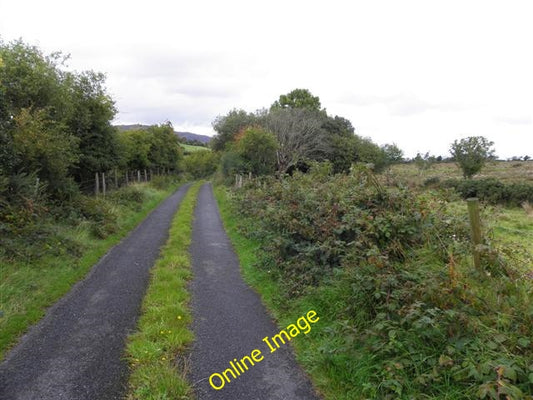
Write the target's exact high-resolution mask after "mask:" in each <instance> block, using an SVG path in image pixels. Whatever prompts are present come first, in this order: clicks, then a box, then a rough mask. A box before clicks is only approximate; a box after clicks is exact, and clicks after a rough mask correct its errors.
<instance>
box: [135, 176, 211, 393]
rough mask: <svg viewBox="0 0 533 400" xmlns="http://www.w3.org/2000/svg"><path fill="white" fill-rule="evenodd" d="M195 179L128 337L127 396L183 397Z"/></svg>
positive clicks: (188, 339) (185, 390)
mask: <svg viewBox="0 0 533 400" xmlns="http://www.w3.org/2000/svg"><path fill="white" fill-rule="evenodd" d="M200 186H201V182H198V183H196V184H194V185H193V186H192V187H191V188H190V189H189V191H188V192H187V194H186V196H185V198H184V199H183V200H182V202H181V205H180V208H179V210H178V212H177V214H176V215H175V217H174V219H173V221H172V226H171V228H170V233H169V239H168V241H167V243H166V244H165V246H164V247H163V249H162V252H161V257H160V258H159V259H158V260H157V262H156V264H155V266H154V267H153V268H152V270H151V280H150V286H149V287H148V290H147V293H146V296H145V298H144V300H143V305H142V314H141V317H140V318H139V322H138V331H137V332H135V333H134V334H132V335H131V336H130V337H129V339H128V344H127V348H126V356H127V359H128V361H129V363H130V366H131V375H130V380H129V393H128V397H127V398H128V399H189V398H190V394H191V389H190V386H189V384H188V383H187V381H186V379H185V375H186V373H187V365H186V361H185V359H183V358H181V357H180V355H181V354H183V353H184V350H185V348H186V346H187V345H188V344H189V343H190V342H191V341H192V339H193V335H192V332H191V331H190V330H189V329H188V326H189V324H190V323H191V314H190V311H189V308H188V302H189V293H188V291H187V281H188V280H189V278H190V276H191V270H190V256H189V245H190V242H191V231H192V221H193V215H194V206H195V204H196V198H197V194H198V190H199V188H200Z"/></svg>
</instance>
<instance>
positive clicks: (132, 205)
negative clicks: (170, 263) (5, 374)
mask: <svg viewBox="0 0 533 400" xmlns="http://www.w3.org/2000/svg"><path fill="white" fill-rule="evenodd" d="M4 183H5V179H2V178H0V190H3V189H2V188H4V187H5V185H4ZM7 186H8V187H10V188H14V187H16V188H17V191H12V190H11V189H8V190H9V193H10V195H13V196H17V197H22V198H25V199H26V201H27V202H28V203H27V204H26V205H24V206H20V207H19V206H18V205H19V204H21V199H19V200H17V201H10V203H9V204H8V205H7V207H3V204H2V205H1V206H0V276H1V279H0V293H2V295H1V296H0V310H2V312H3V317H2V318H0V358H2V357H3V356H4V355H5V353H6V351H7V350H8V348H9V347H10V346H11V345H13V344H14V343H15V342H16V341H17V338H18V337H19V336H20V335H22V334H23V333H24V332H27V330H28V327H29V326H31V325H32V324H34V323H35V322H37V321H38V320H39V319H40V318H42V317H43V316H44V311H45V310H46V309H48V307H50V306H51V305H52V304H54V303H55V302H56V301H57V300H59V299H60V298H61V297H62V296H63V295H65V294H66V293H67V292H68V291H69V290H70V289H71V287H72V285H73V284H74V283H76V282H77V281H79V280H80V279H82V278H83V277H84V276H85V274H86V273H87V272H88V271H89V270H90V268H91V267H92V266H93V265H94V264H95V263H97V262H98V260H99V259H100V258H101V257H102V256H103V255H104V254H106V253H107V251H108V250H109V249H110V248H111V247H112V246H113V245H115V244H116V243H118V241H119V240H120V239H122V238H123V237H124V236H125V235H126V234H127V233H129V232H130V231H131V230H132V229H133V228H134V227H135V226H136V225H138V224H139V222H140V221H142V220H143V219H144V218H145V217H146V215H147V214H148V213H149V212H150V211H151V210H152V209H153V208H155V206H157V204H158V203H159V202H160V201H162V200H163V199H164V198H166V197H167V196H168V194H169V193H170V191H171V190H174V188H175V187H176V184H172V186H167V187H166V188H165V190H161V191H156V190H154V189H153V188H151V187H150V186H149V185H147V184H141V185H135V186H133V188H135V189H131V188H132V187H131V186H130V187H128V188H127V189H126V188H121V189H119V190H118V191H115V192H113V194H112V195H111V196H107V197H106V200H105V202H106V203H107V206H102V204H101V202H102V201H103V199H100V200H99V204H98V206H97V207H93V208H92V209H91V210H89V208H90V206H89V205H86V211H87V215H89V214H92V215H93V216H94V218H95V219H100V221H102V215H104V218H105V213H106V212H102V211H101V210H102V209H108V211H109V209H110V210H111V214H112V217H113V218H114V217H117V219H116V221H117V226H115V227H114V229H115V230H116V232H115V233H114V234H113V235H111V236H107V237H106V238H105V239H98V238H97V236H95V234H97V235H98V233H99V232H95V231H96V230H97V227H96V226H95V224H96V220H92V219H89V217H87V216H84V215H82V214H81V213H80V206H79V205H76V204H72V203H61V204H58V205H54V204H46V206H43V205H41V202H44V201H45V200H46V199H41V198H40V196H43V195H44V194H45V192H44V190H43V188H42V187H39V188H38V190H37V193H36V192H35V175H25V174H20V175H18V176H15V175H13V176H10V177H9V182H8V184H7ZM122 190H126V192H129V193H128V194H127V195H122V194H119V193H120V192H121V191H122ZM133 190H134V191H135V193H132V191H133ZM138 191H142V193H143V194H142V195H139V193H138ZM141 196H142V197H143V198H144V202H143V204H142V206H141V207H138V206H137V203H136V202H137V201H138V199H139V197H141ZM0 197H1V198H4V197H3V193H2V195H0ZM1 198H0V203H1V202H2V200H1ZM79 201H82V202H83V201H84V200H79ZM74 203H76V202H74ZM30 205H31V206H30ZM95 208H99V209H100V211H97V210H95ZM24 219H29V221H27V220H24ZM6 220H7V223H6ZM104 223H105V222H104ZM6 229H7V231H6ZM101 233H104V232H101ZM100 236H101V235H100ZM28 293H31V296H29V295H28Z"/></svg>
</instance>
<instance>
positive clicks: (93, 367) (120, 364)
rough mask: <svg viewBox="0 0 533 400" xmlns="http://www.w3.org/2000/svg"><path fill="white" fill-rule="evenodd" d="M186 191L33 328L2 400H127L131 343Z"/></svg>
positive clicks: (12, 365)
mask: <svg viewBox="0 0 533 400" xmlns="http://www.w3.org/2000/svg"><path fill="white" fill-rule="evenodd" d="M187 189H188V186H183V187H181V188H180V189H179V190H178V191H177V192H176V193H174V194H173V195H172V196H170V197H169V198H168V199H166V200H165V201H164V202H163V203H161V204H160V205H159V207H157V208H156V209H155V210H154V211H153V212H152V213H151V214H150V215H149V216H148V217H147V218H146V219H145V220H144V221H143V222H142V223H141V224H140V225H139V226H138V227H137V228H136V229H134V230H133V231H132V232H131V233H130V234H129V235H128V236H127V237H126V238H125V239H124V240H122V241H121V242H120V243H119V244H118V245H117V246H115V247H113V248H112V249H111V250H110V251H109V252H108V253H107V255H106V256H105V257H103V258H102V259H101V260H100V261H99V262H98V263H97V264H96V265H95V266H94V267H93V269H92V271H91V272H90V273H89V275H88V276H87V277H86V278H85V279H84V280H82V281H81V282H79V283H78V284H76V285H75V286H74V287H73V288H72V290H71V291H70V292H69V293H68V294H67V295H66V296H65V297H64V298H63V299H61V300H60V301H59V302H57V303H56V304H55V305H54V306H53V307H51V308H50V309H49V310H48V312H47V314H46V316H45V317H44V318H43V319H42V320H41V321H40V322H39V323H38V324H37V325H35V326H34V327H33V328H31V329H30V331H29V332H28V333H27V334H26V335H25V336H24V337H23V338H22V340H21V341H20V343H19V344H18V345H17V346H16V347H15V348H14V349H13V350H12V351H11V352H10V353H9V354H8V355H7V357H6V359H5V360H4V362H3V363H2V364H0V399H2V400H4V399H5V400H107V399H120V398H122V396H123V395H124V390H125V387H124V385H125V383H126V380H127V374H128V365H127V363H126V362H125V361H124V360H123V359H122V357H123V352H124V346H125V339H126V337H127V335H128V334H129V333H130V332H132V331H133V330H134V329H135V325H136V321H137V317H138V315H139V312H140V305H141V302H142V298H143V296H144V293H145V290H146V286H147V284H148V280H149V269H150V267H152V265H153V264H154V261H155V260H156V259H157V257H158V255H159V249H160V247H161V246H162V245H163V244H164V243H165V241H166V239H167V236H168V230H169V227H170V223H171V221H172V217H173V215H174V213H175V212H176V210H177V208H178V205H179V203H180V201H181V199H182V198H183V196H184V194H185V193H186V191H187ZM28 296H31V293H28Z"/></svg>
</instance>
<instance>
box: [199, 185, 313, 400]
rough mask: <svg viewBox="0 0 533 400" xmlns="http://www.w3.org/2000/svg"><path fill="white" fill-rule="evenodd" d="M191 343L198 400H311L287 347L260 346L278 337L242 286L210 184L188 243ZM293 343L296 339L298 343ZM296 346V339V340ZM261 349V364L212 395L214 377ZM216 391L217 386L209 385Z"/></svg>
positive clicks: (202, 195) (217, 382)
mask: <svg viewBox="0 0 533 400" xmlns="http://www.w3.org/2000/svg"><path fill="white" fill-rule="evenodd" d="M190 252H191V258H192V268H193V276H194V277H193V280H192V281H191V284H190V290H191V295H192V312H193V324H192V329H193V331H194V335H195V338H196V340H195V342H194V344H193V346H192V349H191V355H190V357H191V360H190V365H191V371H190V375H189V379H190V381H191V383H192V384H193V385H194V389H195V392H196V395H197V396H198V398H199V400H210V399H220V400H241V399H242V400H281V399H283V400H315V399H318V398H319V397H318V396H317V395H316V394H315V393H314V391H313V388H312V385H311V383H310V381H309V379H308V378H307V377H306V375H305V374H304V373H303V372H302V370H301V369H300V367H299V366H298V364H297V363H296V361H295V360H294V355H293V353H292V351H291V348H290V346H289V345H285V346H282V347H281V348H279V349H277V350H276V351H275V352H274V353H269V352H268V351H267V348H266V345H265V344H264V343H263V342H262V341H261V340H262V338H264V337H265V336H272V335H274V334H276V333H278V332H279V328H278V327H277V326H276V325H275V324H274V322H273V321H272V319H271V318H270V317H269V316H268V314H267V312H266V310H265V308H264V306H263V305H262V303H261V300H260V298H259V296H258V295H257V293H255V292H254V291H253V290H252V289H250V288H249V287H248V286H247V285H246V284H245V283H244V281H243V280H242V277H241V274H240V268H239V261H238V258H237V256H236V255H235V252H234V251H233V248H232V246H231V243H230V241H229V239H228V237H227V235H226V233H225V231H224V227H223V225H222V222H221V220H220V215H219V212H218V208H217V205H216V201H215V199H214V197H213V193H212V188H211V186H210V185H209V184H206V185H203V186H202V188H201V189H200V192H199V197H198V201H197V205H196V210H195V219H194V225H193V232H192V241H191V247H190ZM297 339H298V338H297ZM295 340H296V339H295ZM254 349H261V351H262V352H263V356H264V359H263V360H262V361H261V362H256V363H255V365H253V366H251V367H250V368H249V369H248V370H246V371H244V372H243V373H242V374H240V375H239V376H237V377H236V378H235V379H234V378H233V377H232V376H231V375H230V374H229V373H228V375H229V377H230V379H231V382H229V383H225V384H224V386H223V387H222V388H221V389H219V390H215V389H214V388H213V387H211V385H210V383H209V377H210V376H211V374H213V373H221V372H222V371H224V370H225V369H227V368H231V366H230V364H229V362H230V361H233V360H234V359H237V360H239V359H241V358H242V357H243V356H245V355H248V356H250V352H251V351H252V350H254ZM214 382H215V385H221V382H220V380H218V379H215V380H214Z"/></svg>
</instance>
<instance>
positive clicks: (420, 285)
mask: <svg viewBox="0 0 533 400" xmlns="http://www.w3.org/2000/svg"><path fill="white" fill-rule="evenodd" d="M330 172H331V171H330V167H328V166H327V164H322V165H317V166H315V167H314V168H313V169H312V170H311V172H310V173H307V174H299V173H296V174H295V175H294V176H293V177H284V178H283V179H268V178H267V179H264V180H262V181H259V180H256V181H252V182H250V183H248V185H245V188H244V189H242V190H239V191H235V192H234V194H233V197H232V198H233V204H234V206H235V213H238V214H239V215H241V216H244V217H245V218H244V219H243V223H242V226H241V229H242V233H243V234H245V235H247V236H248V237H250V238H254V239H255V240H259V241H260V243H262V246H261V252H260V256H259V263H258V265H257V267H258V268H260V269H262V270H264V271H266V272H268V275H267V276H269V277H270V278H269V279H272V280H273V281H274V282H276V284H277V285H279V287H280V289H281V290H280V291H279V293H280V294H279V296H280V299H279V300H278V306H279V309H280V310H281V312H283V311H284V310H285V311H286V310H290V308H291V305H292V304H295V303H298V302H305V303H306V304H312V305H313V306H314V307H315V308H317V309H319V310H320V313H321V315H323V316H324V320H325V321H328V326H327V328H326V329H324V330H322V331H320V333H319V334H318V335H320V337H319V339H317V340H318V341H317V344H316V345H315V346H313V347H310V348H309V349H306V350H305V355H303V356H302V359H304V360H305V362H306V363H307V365H308V366H309V368H310V369H311V372H312V373H313V374H314V375H315V376H316V377H317V379H316V380H317V381H318V382H320V386H321V387H320V388H321V390H323V391H324V393H326V398H335V399H340V398H342V399H355V398H383V399H389V398H390V399H392V398H406V399H407V398H409V399H410V398H443V399H444V398H446V399H452V398H453V399H456V398H461V399H463V398H491V399H501V398H509V399H523V398H531V396H529V394H530V393H532V392H533V347H532V342H531V338H532V337H533V306H532V303H531V301H530V296H531V294H532V285H531V275H530V274H531V273H530V271H527V270H523V269H521V268H519V267H517V266H516V265H513V264H512V262H511V261H509V257H507V254H509V253H511V252H512V251H510V250H509V249H507V250H506V251H502V250H498V249H497V248H495V247H494V246H493V245H491V243H490V242H489V241H487V242H486V243H485V245H484V255H483V269H482V270H479V271H478V270H475V269H474V268H473V267H472V266H471V264H470V261H469V260H470V259H471V253H470V244H469V227H468V224H467V216H466V213H465V215H460V214H458V213H457V212H456V211H453V209H452V208H451V207H449V205H448V204H447V203H446V201H445V200H443V199H441V198H439V197H437V196H435V195H433V194H432V193H431V192H425V193H423V194H417V193H413V192H410V191H409V190H407V189H403V188H385V187H382V186H381V185H380V184H379V182H378V180H376V179H375V177H374V176H373V175H372V173H370V172H369V171H368V170H366V169H356V170H354V171H352V173H351V174H349V175H334V176H332V175H331V174H330ZM511 250H512V249H511ZM505 396H507V397H505ZM528 396H529V397H528Z"/></svg>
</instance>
